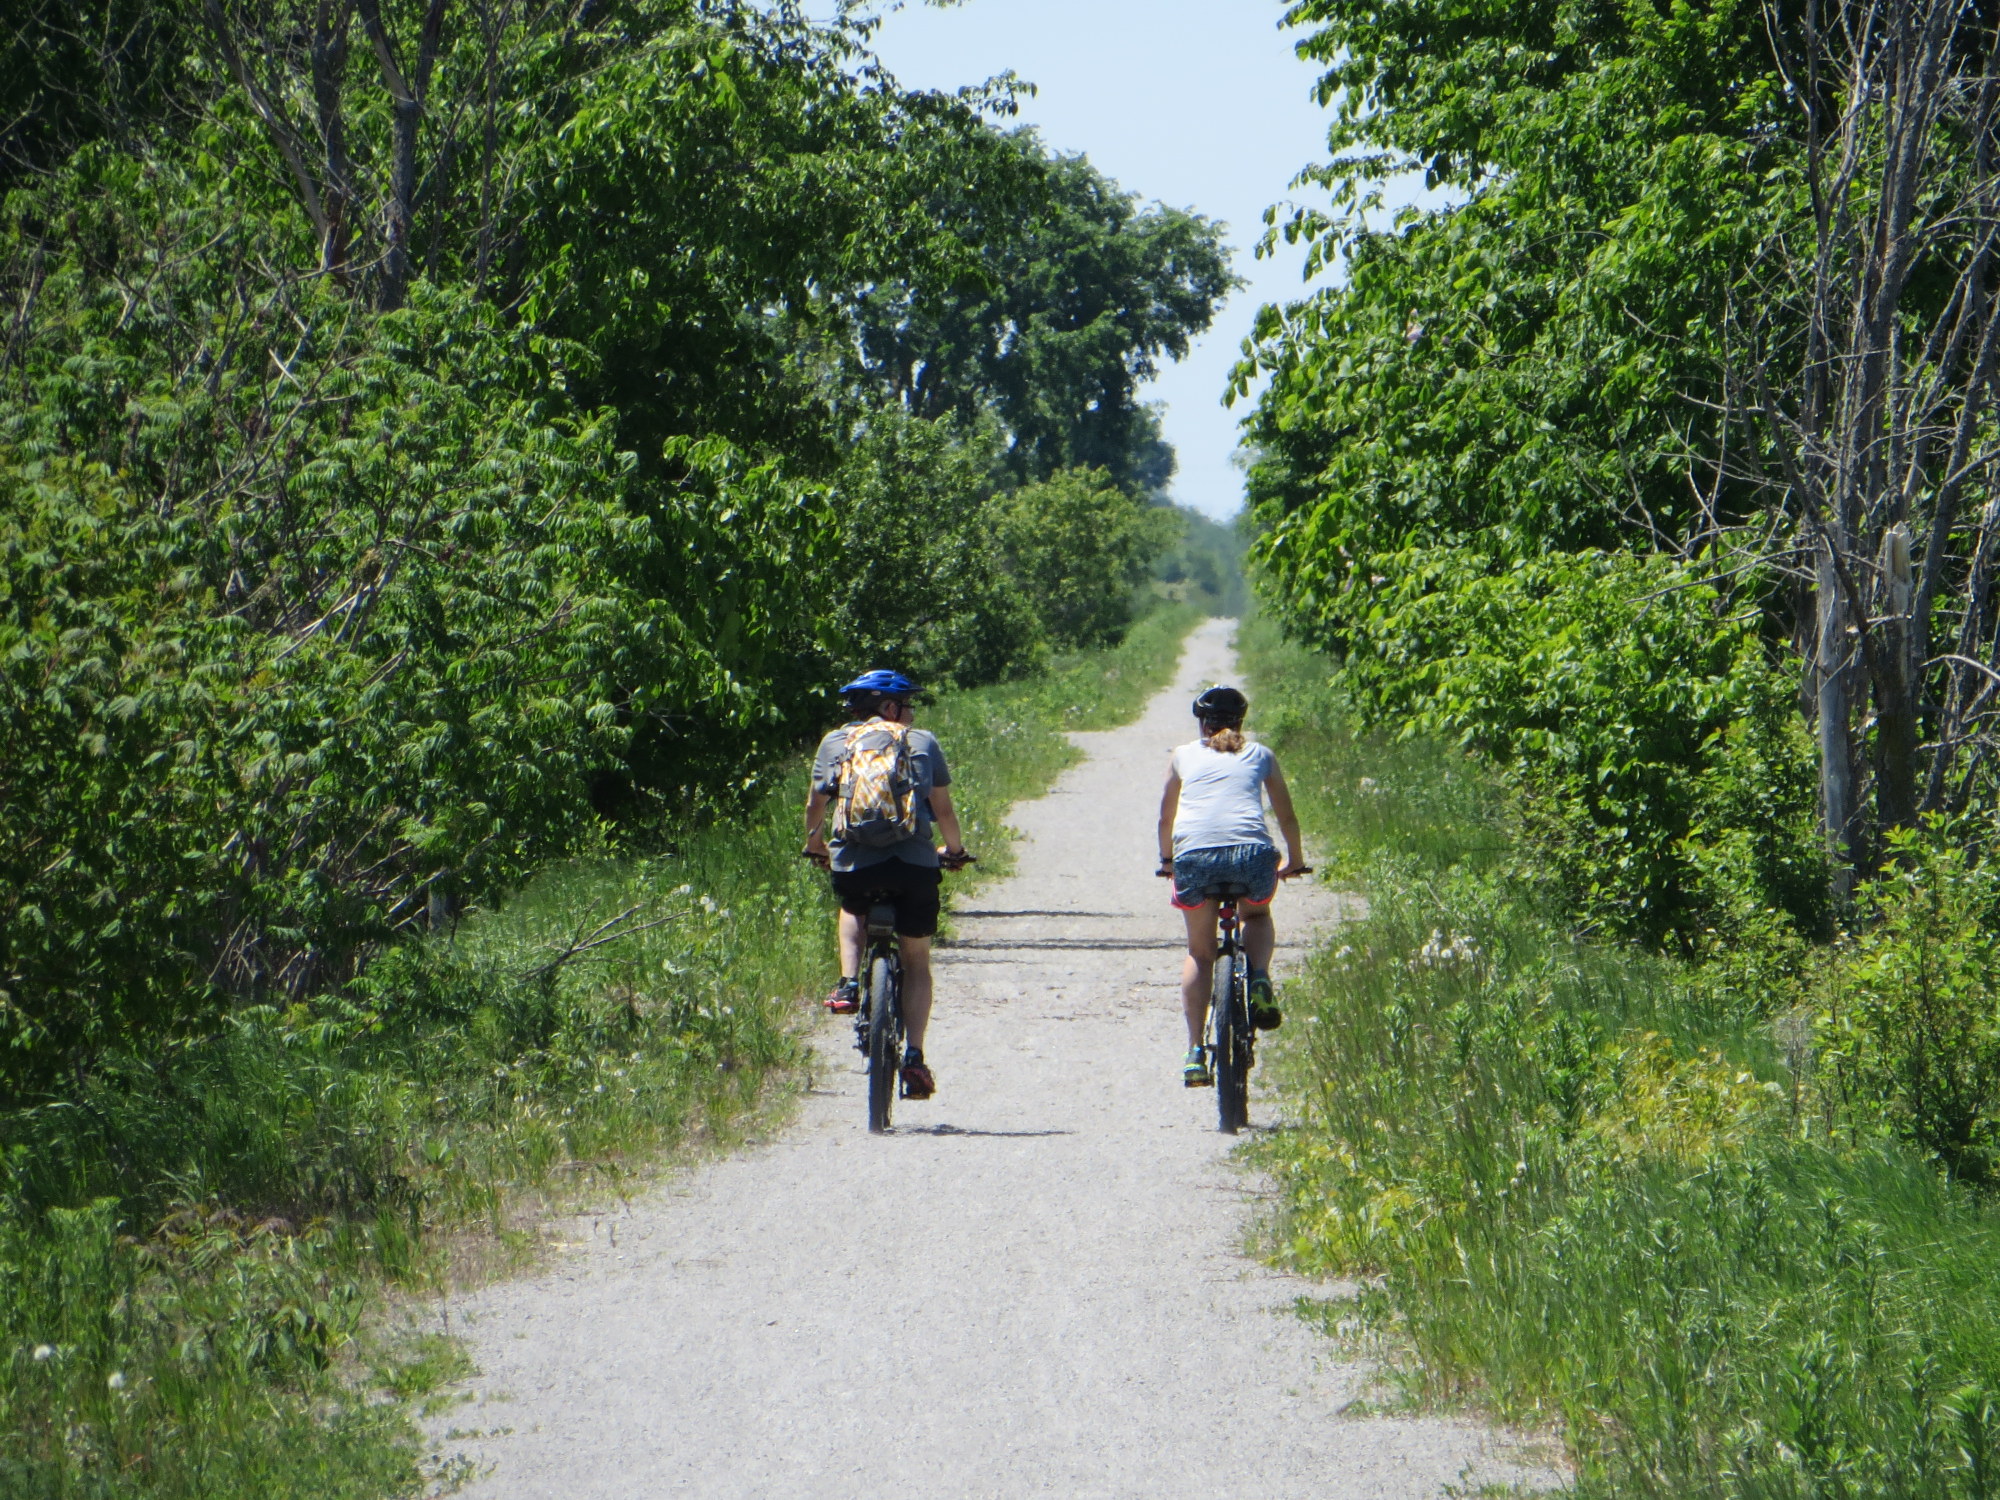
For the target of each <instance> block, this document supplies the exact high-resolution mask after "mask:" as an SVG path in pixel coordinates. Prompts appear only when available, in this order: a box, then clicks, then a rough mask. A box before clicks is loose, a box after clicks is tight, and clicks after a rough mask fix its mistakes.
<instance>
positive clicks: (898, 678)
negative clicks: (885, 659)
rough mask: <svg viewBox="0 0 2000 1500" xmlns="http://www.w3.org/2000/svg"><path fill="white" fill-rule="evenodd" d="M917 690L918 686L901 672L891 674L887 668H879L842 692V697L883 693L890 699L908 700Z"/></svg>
mask: <svg viewBox="0 0 2000 1500" xmlns="http://www.w3.org/2000/svg"><path fill="white" fill-rule="evenodd" d="M916 690H917V685H916V684H915V683H914V682H912V681H910V679H909V678H907V677H905V676H904V675H903V674H902V673H901V672H891V671H889V670H888V669H887V668H885V667H877V668H876V669H875V670H874V671H873V672H863V673H862V674H861V675H860V676H859V677H857V678H855V679H854V681H852V682H850V683H848V684H847V686H846V687H844V688H842V689H841V690H840V692H841V696H842V697H845V696H847V695H848V694H849V693H881V694H883V695H884V696H885V697H890V698H908V697H910V696H911V695H913V694H914V693H915V692H916Z"/></svg>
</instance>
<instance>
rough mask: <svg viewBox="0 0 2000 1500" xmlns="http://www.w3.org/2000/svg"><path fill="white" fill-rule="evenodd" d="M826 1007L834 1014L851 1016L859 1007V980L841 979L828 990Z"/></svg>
mask: <svg viewBox="0 0 2000 1500" xmlns="http://www.w3.org/2000/svg"><path fill="white" fill-rule="evenodd" d="M826 1008H827V1009H828V1010H830V1011H832V1012H833V1013H834V1014H835V1015H836V1016H851V1015H853V1014H854V1013H855V1012H856V1011H857V1010H859V1009H861V981H860V980H858V979H843V980H841V981H840V983H839V984H836V985H835V986H834V987H833V988H832V990H830V991H829V992H828V994H827V997H826Z"/></svg>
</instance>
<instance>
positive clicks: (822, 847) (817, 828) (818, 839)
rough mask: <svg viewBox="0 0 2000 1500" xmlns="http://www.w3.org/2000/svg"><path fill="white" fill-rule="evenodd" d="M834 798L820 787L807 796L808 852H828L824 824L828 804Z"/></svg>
mask: <svg viewBox="0 0 2000 1500" xmlns="http://www.w3.org/2000/svg"><path fill="white" fill-rule="evenodd" d="M832 800H833V799H832V798H831V797H829V796H827V794H826V793H825V792H823V791H821V790H820V789H819V788H818V787H814V788H813V789H812V795H811V796H809V797H807V798H806V853H808V854H824V853H826V833H825V830H824V828H823V827H822V825H823V824H824V823H825V822H826V805H827V803H829V802H831V801H832Z"/></svg>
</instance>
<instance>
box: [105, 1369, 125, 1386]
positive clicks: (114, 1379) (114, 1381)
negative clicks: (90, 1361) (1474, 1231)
mask: <svg viewBox="0 0 2000 1500" xmlns="http://www.w3.org/2000/svg"><path fill="white" fill-rule="evenodd" d="M104 1383H105V1385H106V1386H108V1387H109V1388H110V1389H112V1390H114V1391H122V1390H124V1389H125V1372H124V1371H123V1370H113V1371H112V1372H111V1373H110V1374H109V1375H107V1376H106V1377H105V1379H104Z"/></svg>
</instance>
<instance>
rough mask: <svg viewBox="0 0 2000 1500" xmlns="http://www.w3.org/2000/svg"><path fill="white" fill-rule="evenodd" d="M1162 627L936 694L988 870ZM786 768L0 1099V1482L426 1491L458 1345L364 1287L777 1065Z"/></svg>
mask: <svg viewBox="0 0 2000 1500" xmlns="http://www.w3.org/2000/svg"><path fill="white" fill-rule="evenodd" d="M1193 620H1194V616H1193V614H1192V612H1190V611H1185V610H1165V611H1161V612H1158V613H1156V614H1153V615H1151V616H1148V617H1147V618H1146V619H1145V620H1143V621H1141V622H1140V624H1139V625H1138V626H1136V627H1135V628H1134V630H1133V631H1132V633H1131V635H1130V637H1129V638H1128V640H1127V641H1126V643H1125V644H1124V645H1122V646H1120V647H1118V648H1115V649H1113V650H1109V651H1104V652H1096V653H1091V654H1089V655H1087V656H1083V657H1078V658H1072V659H1069V660H1065V661H1062V662H1059V663H1058V664H1057V667H1056V669H1055V670H1054V671H1053V672H1051V673H1050V674H1048V675H1047V676H1045V677H1042V678H1038V679H1036V680H1034V681H1031V682H1023V683H1014V684H1007V685H1003V686H1000V687H995V688H988V689H982V690H979V691H976V692H969V693H962V694H953V695H948V696H947V697H945V698H944V699H943V700H942V701H941V702H940V703H939V704H937V705H936V707H935V710H934V711H933V712H931V713H930V714H929V715H928V719H927V722H929V723H930V724H931V725H933V726H934V727H936V728H937V730H938V732H939V734H940V735H941V737H942V738H943V741H944V743H945V745H946V748H947V751H948V753H950V754H951V756H952V757H953V760H954V763H955V766H956V768H957V771H958V788H959V790H958V797H959V800H960V802H961V805H962V806H963V807H964V809H965V812H966V818H967V822H968V824H969V830H968V831H969V835H970V837H971V838H972V839H973V840H974V842H975V843H976V844H977V845H978V847H979V848H980V849H981V850H982V853H983V854H984V856H985V858H986V862H987V868H989V869H992V868H995V867H1002V866H1004V865H1005V863H1006V858H1005V835H1004V831H1003V826H1002V822H1001V819H1002V818H1003V816H1004V813H1005V810H1006V807H1007V805H1008V804H1009V803H1010V802H1011V801H1013V800H1015V799H1016V798H1019V797H1022V796H1027V795H1032V794H1033V793H1034V792H1036V791H1038V790H1040V789H1041V788H1042V787H1043V786H1045V785H1046V784H1047V783H1048V781H1049V780H1051V779H1052V778H1053V777H1054V775H1055V774H1056V772H1057V771H1059V770H1060V769H1061V768H1062V767H1063V766H1064V765H1066V764H1068V763H1069V761H1070V759H1071V758H1072V756H1073V753H1074V752H1073V751H1072V750H1071V749H1070V747H1069V745H1068V743H1067V742H1066V741H1065V740H1064V739H1063V738H1062V734H1061V732H1062V731H1063V730H1065V729H1071V728H1088V727H1100V726H1104V725H1108V724H1113V723H1116V722H1118V721H1120V720H1121V719H1123V718H1128V717H1130V716H1131V715H1132V714H1133V713H1134V712H1136V711H1137V708H1138V706H1139V704H1140V703H1142V702H1143V701H1144V699H1145V697H1146V696H1147V694H1149V693H1150V692H1151V691H1153V690H1155V689H1156V688H1157V687H1158V686H1159V685H1161V684H1162V683H1163V682H1164V681H1165V680H1166V679H1167V676H1168V674H1169V672H1170V671H1171V669H1172V666H1173V664H1174V662H1175V660H1176V658H1177V655H1178V650H1179V643H1180V639H1181V637H1182V636H1183V635H1184V634H1185V633H1186V631H1187V629H1188V627H1189V626H1190V625H1191V624H1192V623H1193ZM794 782H795V784H793V785H788V786H787V787H785V788H784V790H783V791H782V792H781V793H780V794H779V795H778V796H776V797H774V798H773V799H772V800H771V801H769V802H768V803H767V804H765V805H764V806H763V807H762V808H761V809H759V810H758V811H757V812H756V813H754V814H753V815H751V816H748V817H745V818H743V819H739V820H736V821H733V822H731V823H729V824H726V825H721V826H715V827H709V828H703V829H698V830H693V831H691V832H689V833H688V834H687V835H686V836H685V837H684V838H682V839H680V840H679V841H678V842H677V843H676V844H675V846H674V847H673V848H672V849H671V851H670V852H667V853H664V854H662V855H660V856H658V857H655V858H650V859H644V860H619V861H614V860H603V861H597V862H584V863H578V864H573V865H568V866H565V867H562V868H560V869H556V870H551V871H549V872H548V873H547V874H546V875H544V876H543V878H541V879H540V880H539V881H537V882H536V883H535V884H534V885H532V886H531V887H530V888H529V889H527V890H526V891H524V892H522V893H521V894H520V895H519V896H518V897H516V898H515V899H514V900H513V901H511V902H509V903H508V904H507V905H506V906H505V907H504V908H502V909H501V910H499V911H497V912H493V913H488V914H474V915H473V916H472V917H470V918H469V919H468V920H467V921H466V922H465V923H463V924H462V926H461V928H460V930H459V931H458V932H457V933H456V934H455V935H453V936H452V937H451V938H449V939H443V938H441V939H437V940H434V941H432V942H430V943H429V944H426V945H420V946H414V947H411V948H407V949H403V950H399V951H397V952H393V953H391V954H389V955H387V956H386V957H384V958H383V959H382V960H380V961H378V962H377V964H376V965H375V966H374V967H373V968H372V969H371V970H370V971H369V973H368V975H367V977H366V979H365V981H364V982H363V983H362V984H361V985H359V986H357V987H356V988H355V989H354V991H353V992H351V993H349V994H345V995H340V996H329V997H326V998H325V999H323V1000H322V1001H320V1002H318V1003H315V1004H314V1005H312V1006H310V1007H298V1008H296V1009H293V1010H289V1011H283V1012H280V1011H275V1010H269V1009H260V1010H249V1011H245V1012H243V1013H241V1014H239V1015H237V1016H236V1017H235V1018H233V1020H232V1022H231V1024H230V1025H229V1026H228V1028H227V1029H226V1030H225V1031H224V1032H223V1033H222V1034H220V1035H217V1036H214V1037H211V1038H207V1039H205V1040H203V1041H201V1042H199V1043H196V1044H191V1045H188V1046H185V1047H182V1048H179V1049H177V1050H175V1051H173V1052H172V1053H169V1054H166V1055H159V1056H149V1057H131V1058H125V1059H121V1060H118V1061H116V1062H115V1063H113V1064H110V1065H107V1066H105V1067H103V1068H101V1069H100V1070H98V1071H97V1072H96V1073H94V1074H93V1075H92V1076H90V1077H89V1078H87V1079H83V1080H80V1081H79V1082H78V1084H77V1086H76V1087H75V1089H74V1090H73V1092H72V1093H71V1094H69V1095H68V1096H66V1097H64V1098H61V1099H56V1100H51V1101H49V1102H47V1103H45V1104H43V1105H41V1106H39V1107H37V1108H34V1109H29V1110H23V1111H19V1112H17V1113H15V1114H12V1115H9V1116H6V1117H4V1118H0V1150H4V1157H0V1495H6V1496H8V1497H10V1500H12V1497H16V1496H19V1497H23V1500H27V1497H41V1496H48V1497H57V1496H60V1497H64V1500H73V1497H96V1496H105V1497H112V1496H128V1495H130V1496H137V1495H146V1496H174V1497H180V1496H185V1497H189V1500H193V1497H202V1500H220V1497H238V1496H241V1497H250V1496H256V1497H259V1500H268V1497H274V1496H293V1495H296V1496H311V1497H314V1500H335V1497H347V1496H354V1497H362V1496H384V1495H393V1494H408V1493H414V1492H416V1491H417V1490H419V1489H420V1488H422V1486H423V1485H424V1484H425V1483H426V1480H427V1476H426V1475H425V1474H424V1472H423V1469H422V1464H421V1461H420V1453H421V1450H420V1448H419V1442H418V1436H417V1432H416V1429H415V1428H414V1426H413V1424H412V1422H411V1420H410V1413H411V1408H412V1405H413V1404H416V1403H421V1402H422V1401H423V1400H424V1399H425V1398H426V1397H427V1396H428V1395H429V1394H431V1393H432V1392H433V1391H435V1390H436V1389H437V1388H438V1387H439V1386H440V1385H442V1384H443V1383H444V1382H446V1381H447V1380H449V1379H451V1378H453V1377H454V1376H456V1375H457V1374H459V1373H461V1359H460V1356H458V1355H457V1354H456V1352H455V1351H454V1350H453V1349H452V1347H451V1346H450V1345H449V1344H446V1343H441V1342H439V1341H436V1340H416V1341H410V1342H404V1343H397V1342H394V1341H390V1340H386V1339H384V1338H383V1337H381V1336H379V1335H376V1334H372V1333H371V1332H370V1330H371V1328H374V1327H375V1326H376V1322H375V1320H374V1318H373V1314H374V1313H375V1312H376V1311H377V1310H378V1309H379V1308H380V1307H381V1306H382V1303H383V1299H384V1297H385V1296H386V1295H388V1294H390V1293H391V1292H393V1291H394V1289H395V1288H397V1287H398V1286H401V1287H405V1288H409V1289H412V1290H417V1291H421V1290H423V1289H425V1288H426V1287H429V1286H433V1285H435V1284H436V1281H437V1278H439V1277H441V1276H443V1275H446V1274H449V1273H450V1271H451V1269H452V1267H451V1263H450V1262H451V1257H450V1256H449V1254H448V1253H447V1251H448V1249H449V1248H450V1247H454V1246H456V1247H459V1248H460V1249H462V1248H463V1247H464V1246H465V1245H466V1244H467V1243H469V1242H470V1243H476V1244H483V1245H487V1246H494V1247H498V1248H499V1249H500V1251H501V1252H502V1254H504V1253H506V1251H507V1250H508V1248H509V1247H510V1246H514V1247H523V1246H525V1245H526V1244H527V1243H528V1242H530V1241H531V1239H532V1234H531V1232H529V1231H522V1230H519V1229H517V1228H515V1227H514V1226H516V1225H519V1224H521V1223H522V1222H524V1219H527V1218H531V1217H532V1210H533V1209H534V1208H535V1207H536V1206H537V1205H539V1204H541V1203H544V1202H548V1201H574V1200H575V1199H577V1198H579V1197H585V1196H589V1195H590V1194H592V1193H602V1192H604V1191H607V1190H609V1189H610V1188H611V1187H613V1186H615V1185H616V1184H617V1183H619V1182H621V1181H623V1180H624V1179H625V1178H626V1177H627V1176H628V1175H629V1173H630V1172H631V1171H633V1170H637V1169H639V1168H640V1167H641V1166H642V1165H643V1163H644V1162H645V1161H646V1160H647V1159H648V1158H649V1156H652V1155H655V1154H657V1153H658V1152H659V1151H661V1150H662V1149H664V1148H668V1147H672V1146H676V1145H682V1144H685V1143H688V1142H691V1141H695V1140H699V1139H702V1138H716V1137H726V1135H727V1133H728V1132H729V1131H730V1130H731V1129H732V1128H733V1127H735V1126H736V1125H737V1124H738V1123H739V1122H741V1121H743V1120H744V1119H745V1118H746V1117H747V1116H748V1115H749V1114H750V1113H751V1112H752V1111H753V1110H755V1109H756V1108H757V1107H758V1106H759V1105H760V1103H761V1102H763V1101H767V1100H768V1099H769V1098H770V1097H771V1095H772V1084H773V1082H774V1080H777V1079H780V1078H783V1077H785V1076H787V1075H788V1073H790V1072H791V1071H792V1070H793V1069H794V1068H795V1067H796V1065H797V1064H798V1063H799V1062H800V1061H801V1060H802V1057H803V1052H802V1043H801V1041H800V1033H799V1028H798V1020H799V1017H800V1015H801V1014H802V1009H801V1005H800V1001H801V1000H802V998H805V997H809V996H811V995H812V994H814V993H816V992H817V991H818V989H819V988H820V987H821V986H822V985H823V984H824V983H825V980H826V972H827V966H828V960H829V951H830V929H829V925H828V911H829V907H828V901H827V897H826V893H825V889H824V882H823V880H822V879H821V878H820V877H818V876H817V875H816V874H815V873H814V872H812V871H811V870H810V869H809V868H808V867H807V866H805V865H804V864H803V863H802V862H801V861H799V860H798V859H797V857H796V855H797V849H798V844H799V834H798V827H797V805H798V802H799V801H800V800H802V790H803V772H802V771H801V773H800V774H799V775H797V776H795V777H794ZM431 1477H434V1476H431Z"/></svg>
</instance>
